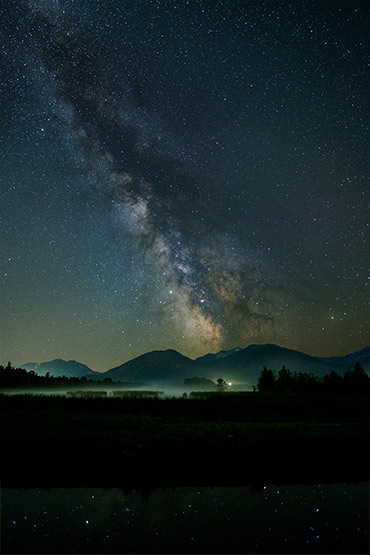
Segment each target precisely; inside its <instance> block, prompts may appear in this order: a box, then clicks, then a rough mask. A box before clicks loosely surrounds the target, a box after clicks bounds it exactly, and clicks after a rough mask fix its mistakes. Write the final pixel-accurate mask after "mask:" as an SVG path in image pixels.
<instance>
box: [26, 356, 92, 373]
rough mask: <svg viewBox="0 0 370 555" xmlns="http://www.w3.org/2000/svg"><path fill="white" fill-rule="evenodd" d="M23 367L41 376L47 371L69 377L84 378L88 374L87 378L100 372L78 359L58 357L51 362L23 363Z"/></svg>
mask: <svg viewBox="0 0 370 555" xmlns="http://www.w3.org/2000/svg"><path fill="white" fill-rule="evenodd" d="M21 368H24V369H25V370H28V372H30V371H31V370H33V371H34V372H36V374H38V375H39V376H45V374H46V372H49V374H50V376H55V377H61V376H66V377H68V378H70V377H73V378H82V377H83V376H86V377H87V378H94V377H95V376H97V377H99V376H100V373H99V372H94V370H91V368H89V367H88V366H86V365H85V364H82V363H81V362H77V361H76V360H63V359H61V358H56V359H55V360H50V361H49V362H41V364H38V363H37V362H27V363H26V364H23V365H22V366H21Z"/></svg>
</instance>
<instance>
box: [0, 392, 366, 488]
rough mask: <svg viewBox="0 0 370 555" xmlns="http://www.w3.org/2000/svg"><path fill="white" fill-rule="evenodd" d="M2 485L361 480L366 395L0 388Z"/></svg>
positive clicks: (364, 468)
mask: <svg viewBox="0 0 370 555" xmlns="http://www.w3.org/2000/svg"><path fill="white" fill-rule="evenodd" d="M0 404H1V412H2V414H1V446H2V457H1V483H2V487H32V486H37V487H41V486H45V487H62V486H67V487H71V486H86V487H87V486H93V487H107V486H117V487H123V488H128V489H129V488H134V487H140V488H146V487H148V488H151V487H161V486H162V487H163V486H189V485H197V484H199V485H213V486H215V485H218V486H226V485H229V486H230V485H238V486H241V485H250V484H254V485H258V484H268V483H275V484H277V483H280V484H289V483H314V482H344V481H351V482H353V481H366V480H367V479H368V474H369V470H368V469H369V466H370V465H369V449H368V441H369V426H368V424H369V399H368V397H367V396H348V397H346V396H328V395H322V396H311V395H289V394H285V395H278V394H272V395H269V394H261V393H227V394H224V395H211V396H209V398H207V395H205V396H204V398H202V399H191V400H189V399H181V398H179V399H168V400H160V399H113V398H101V399H99V398H98V399H74V398H72V399H68V398H62V397H42V396H29V395H27V396H24V395H22V396H13V397H10V396H4V395H1V396H0Z"/></svg>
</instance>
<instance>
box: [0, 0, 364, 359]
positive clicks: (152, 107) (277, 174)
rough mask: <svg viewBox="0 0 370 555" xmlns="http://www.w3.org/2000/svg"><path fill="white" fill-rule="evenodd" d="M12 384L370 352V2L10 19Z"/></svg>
mask: <svg viewBox="0 0 370 555" xmlns="http://www.w3.org/2000/svg"><path fill="white" fill-rule="evenodd" d="M0 12H1V13H0V25H1V57H0V83H1V84H0V86H1V91H0V103H1V119H0V126H1V133H0V141H1V145H0V146H1V164H0V181H1V206H2V224H1V237H2V240H1V245H2V246H1V274H2V289H1V336H2V344H1V363H2V364H6V363H7V361H8V360H11V361H12V363H14V364H15V365H19V364H23V363H25V362H28V361H35V362H41V361H45V360H51V359H53V358H65V359H76V360H78V361H80V362H83V363H85V364H87V365H88V366H90V367H91V368H92V369H94V370H107V369H109V368H111V367H113V366H115V365H118V364H121V363H123V362H125V361H126V360H129V359H131V358H133V357H135V356H137V355H140V354H142V353H144V352H147V351H150V350H154V349H167V348H173V349H176V350H178V351H180V352H181V353H183V354H185V355H187V356H190V357H192V358H194V357H196V356H200V355H202V354H205V353H207V352H215V351H218V350H220V349H231V348H234V347H237V346H240V347H246V346H247V345H249V344H251V343H277V344H279V345H282V346H285V347H289V348H293V349H298V350H302V351H304V352H307V353H309V354H314V355H323V356H325V355H327V356H330V355H343V354H347V353H348V352H351V351H354V350H356V349H360V348H362V347H363V346H365V345H366V344H368V343H369V331H368V330H369V327H368V289H367V287H366V285H367V284H368V279H369V278H368V277H367V276H368V274H367V266H368V257H367V254H366V253H367V249H366V247H368V245H367V242H368V241H367V235H366V232H367V226H368V211H367V205H368V200H369V174H370V168H369V152H370V144H369V143H370V139H369V137H370V133H369V113H370V95H368V91H369V90H370V77H369V76H370V71H369V65H370V48H369V47H370V39H369V33H370V24H369V22H370V6H369V4H368V1H367V0H359V1H355V0H353V1H352V0H346V1H345V2H344V1H340V0H339V1H336V2H323V1H322V0H310V1H308V0H295V1H286V0H285V1H281V0H261V1H258V2H256V1H255V0H253V1H252V0H240V1H239V0H212V1H211V0H208V1H207V0H137V1H135V2H132V1H131V0H2V2H1V6H0Z"/></svg>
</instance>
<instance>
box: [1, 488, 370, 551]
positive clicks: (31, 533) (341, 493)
mask: <svg viewBox="0 0 370 555" xmlns="http://www.w3.org/2000/svg"><path fill="white" fill-rule="evenodd" d="M1 507H2V546H1V547H2V552H3V553H365V552H367V549H368V517H369V505H368V484H366V483H360V484H331V485H324V484H323V485H320V484H319V485H314V486H302V485H294V486H266V487H264V488H263V489H260V490H255V489H252V488H248V487H238V488H231V487H214V488H212V487H199V488H194V487H186V488H173V489H157V490H152V491H150V492H146V493H145V492H138V491H132V492H129V493H127V492H124V491H123V490H121V489H117V488H112V489H89V488H84V489H78V488H76V489H50V490H38V489H28V490H20V489H17V490H11V489H3V490H2V492H1Z"/></svg>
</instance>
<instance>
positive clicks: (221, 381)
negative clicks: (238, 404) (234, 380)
mask: <svg viewBox="0 0 370 555" xmlns="http://www.w3.org/2000/svg"><path fill="white" fill-rule="evenodd" d="M216 387H217V390H218V391H225V389H226V388H227V383H226V382H225V380H224V379H223V378H218V380H216Z"/></svg>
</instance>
